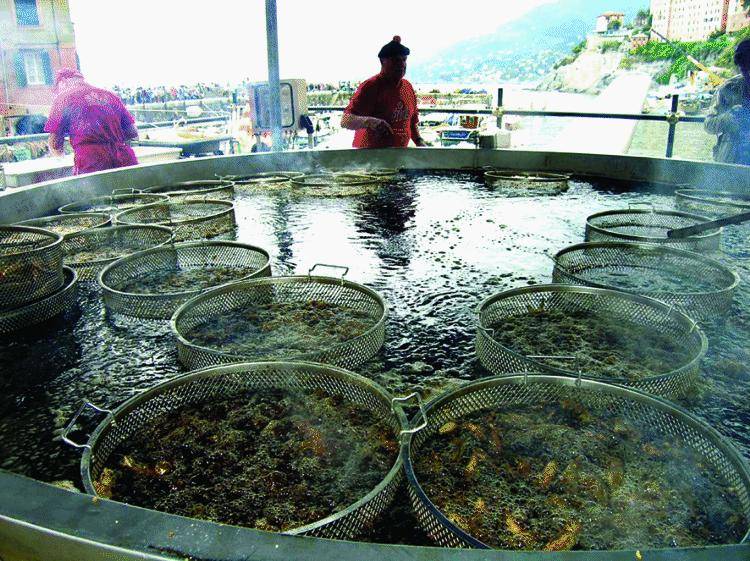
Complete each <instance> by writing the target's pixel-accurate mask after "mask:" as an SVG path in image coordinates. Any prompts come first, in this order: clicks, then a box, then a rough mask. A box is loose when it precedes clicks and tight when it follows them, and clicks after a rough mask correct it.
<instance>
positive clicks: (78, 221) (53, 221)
mask: <svg viewBox="0 0 750 561" xmlns="http://www.w3.org/2000/svg"><path fill="white" fill-rule="evenodd" d="M111 221H112V218H111V217H110V215H109V214H106V213H103V212H79V213H70V214H55V215H53V216H43V217H42V218H32V219H31V220H24V221H23V222H19V223H18V226H32V227H34V228H44V229H45V230H50V231H52V232H55V233H57V234H60V235H61V236H63V237H66V236H69V235H71V234H75V233H76V232H80V231H81V230H88V229H89V228H102V227H104V226H109V224H110V223H111Z"/></svg>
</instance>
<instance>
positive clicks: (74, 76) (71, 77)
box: [44, 68, 138, 175]
mask: <svg viewBox="0 0 750 561" xmlns="http://www.w3.org/2000/svg"><path fill="white" fill-rule="evenodd" d="M44 130H45V131H46V132H48V133H50V136H49V146H50V150H52V152H53V153H54V154H61V153H62V151H63V143H64V142H65V137H66V136H69V137H70V144H71V145H72V146H73V153H74V163H75V166H74V169H73V173H74V174H75V175H78V174H81V173H91V172H94V171H101V170H105V169H111V168H119V167H124V166H133V165H136V164H137V163H138V160H137V159H136V157H135V153H134V152H133V149H132V148H131V147H130V145H129V144H128V141H129V140H132V139H135V138H138V130H137V129H136V128H135V120H134V119H133V116H132V115H131V114H130V113H129V112H128V110H127V109H126V108H125V105H123V103H122V101H121V100H120V98H119V97H118V96H116V95H115V94H113V93H112V92H108V91H107V90H103V89H101V88H95V87H94V86H92V85H91V84H89V83H87V82H86V80H84V78H83V75H82V74H81V73H80V72H78V71H77V70H73V69H70V68H62V69H60V70H59V71H58V72H57V76H56V79H55V99H54V101H53V103H52V109H51V110H50V115H49V119H48V120H47V124H46V126H45V127H44Z"/></svg>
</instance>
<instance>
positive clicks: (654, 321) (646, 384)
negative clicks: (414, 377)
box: [476, 284, 708, 396]
mask: <svg viewBox="0 0 750 561" xmlns="http://www.w3.org/2000/svg"><path fill="white" fill-rule="evenodd" d="M537 310H547V311H553V310H559V311H563V312H568V313H570V312H585V313H587V314H591V315H592V316H593V317H602V318H605V319H607V321H611V322H617V321H618V320H621V321H622V322H626V323H631V324H636V325H639V326H641V327H643V328H647V329H652V330H653V331H654V334H657V333H658V334H659V335H661V336H662V337H665V338H667V339H669V340H670V342H671V345H672V346H673V347H674V348H675V349H682V350H684V351H685V353H686V354H687V356H688V357H689V359H688V360H687V361H686V362H685V363H684V364H675V365H674V367H673V368H672V369H670V370H668V371H666V372H660V373H658V374H655V375H652V376H648V377H644V378H641V379H638V380H629V379H627V378H626V377H625V376H623V377H622V378H606V377H597V378H596V379H597V380H599V381H602V382H607V383H612V384H619V385H624V386H628V387H632V388H636V389H640V390H643V391H647V392H649V393H652V394H654V395H663V396H678V395H681V394H683V393H684V392H685V391H686V390H687V389H688V388H689V387H690V386H691V385H692V384H693V382H694V381H695V379H696V377H697V376H698V374H699V372H700V363H701V360H702V359H703V357H704V355H705V354H706V351H707V350H708V341H707V339H706V336H705V335H704V334H703V331H701V329H700V328H698V326H697V325H696V323H695V322H694V321H693V320H692V319H690V318H689V317H687V316H686V315H685V314H683V313H682V312H680V311H678V310H676V309H675V308H674V307H671V306H668V305H667V304H664V303H662V302H659V301H658V300H654V299H653V298H647V297H645V296H638V295H636V294H629V293H626V292H620V291H615V290H604V289H601V288H591V287H586V286H570V285H563V284H549V285H537V286H529V287H523V288H516V289H513V290H508V291H506V292H501V293H499V294H496V295H494V296H491V297H490V298H487V299H486V300H485V301H484V302H482V303H481V304H480V305H479V306H478V308H477V314H478V316H479V317H478V325H477V340H476V349H477V356H478V357H479V360H480V362H481V363H482V364H483V365H484V367H485V368H487V370H489V371H490V372H492V373H493V374H496V375H501V374H511V373H517V372H547V373H552V374H556V375H563V376H570V377H574V378H575V377H578V376H579V375H581V372H582V374H583V376H585V377H591V376H589V375H587V372H586V364H585V361H583V360H577V361H572V362H571V366H570V369H563V368H557V367H554V366H550V365H549V364H547V363H545V362H544V361H543V360H544V358H545V357H540V356H536V354H535V355H531V356H527V355H524V354H521V353H520V352H518V351H516V350H514V349H512V348H508V347H506V346H505V345H503V344H501V343H500V342H498V341H497V340H496V339H495V338H494V337H493V335H494V332H493V330H492V329H491V326H492V325H494V324H495V323H496V322H497V321H498V320H502V319H507V318H516V317H530V316H531V315H532V314H533V313H535V312H536V311H537ZM566 351H567V352H568V353H569V352H572V351H571V349H566V350H562V351H561V352H560V353H559V354H560V355H565V354H566ZM579 370H580V372H579Z"/></svg>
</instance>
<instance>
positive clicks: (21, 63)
mask: <svg viewBox="0 0 750 561" xmlns="http://www.w3.org/2000/svg"><path fill="white" fill-rule="evenodd" d="M15 63H16V64H15V66H16V77H17V79H18V85H19V86H21V87H25V86H41V85H51V84H52V64H51V63H50V58H49V53H48V52H46V51H40V50H21V51H18V52H17V53H16V57H15Z"/></svg>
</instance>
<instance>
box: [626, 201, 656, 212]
mask: <svg viewBox="0 0 750 561" xmlns="http://www.w3.org/2000/svg"><path fill="white" fill-rule="evenodd" d="M637 206H645V207H648V208H649V209H650V210H651V212H656V207H655V206H654V203H628V208H633V207H637Z"/></svg>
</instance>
